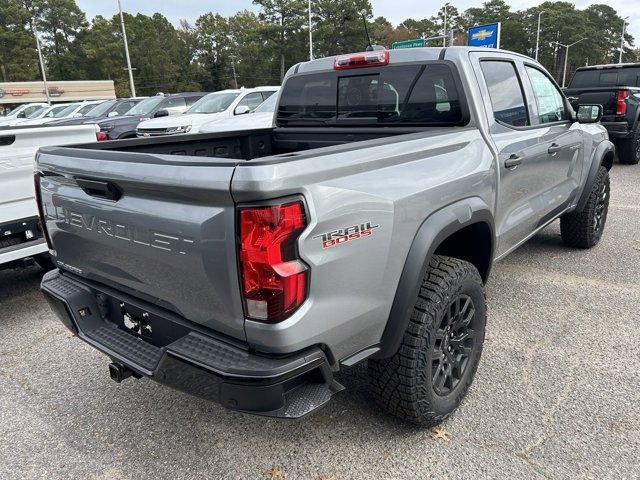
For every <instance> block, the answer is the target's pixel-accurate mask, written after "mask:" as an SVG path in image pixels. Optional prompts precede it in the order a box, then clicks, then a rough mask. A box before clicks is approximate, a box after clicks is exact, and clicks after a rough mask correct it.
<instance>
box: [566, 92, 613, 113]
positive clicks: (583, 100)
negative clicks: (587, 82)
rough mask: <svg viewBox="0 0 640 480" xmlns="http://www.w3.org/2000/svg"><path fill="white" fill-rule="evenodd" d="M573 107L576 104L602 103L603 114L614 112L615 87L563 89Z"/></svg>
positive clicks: (575, 106)
mask: <svg viewBox="0 0 640 480" xmlns="http://www.w3.org/2000/svg"><path fill="white" fill-rule="evenodd" d="M565 93H566V95H567V97H569V100H570V101H571V104H572V105H573V107H574V108H577V106H578V105H580V104H583V105H594V104H596V105H602V108H603V115H607V116H610V115H615V114H616V99H617V94H618V89H617V88H616V87H593V88H569V89H566V90H565Z"/></svg>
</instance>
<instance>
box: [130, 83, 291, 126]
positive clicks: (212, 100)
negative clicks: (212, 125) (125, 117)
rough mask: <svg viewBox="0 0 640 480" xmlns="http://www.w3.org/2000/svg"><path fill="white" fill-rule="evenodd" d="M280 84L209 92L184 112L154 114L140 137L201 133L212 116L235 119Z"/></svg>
mask: <svg viewBox="0 0 640 480" xmlns="http://www.w3.org/2000/svg"><path fill="white" fill-rule="evenodd" d="M279 88H280V87H256V88H241V89H239V90H221V91H219V92H215V93H210V94H208V95H205V96H204V97H202V98H201V99H200V100H198V101H197V102H196V103H194V104H193V106H192V107H191V108H190V109H189V110H187V111H186V112H185V113H183V114H182V115H175V116H172V117H162V118H153V119H151V120H145V121H144V122H140V123H139V124H138V128H137V130H136V134H137V135H138V137H151V136H157V135H174V134H178V133H198V132H199V131H200V127H201V126H202V125H204V124H205V123H208V122H211V121H212V120H217V119H224V118H228V119H231V118H233V117H234V116H236V115H243V114H246V113H250V112H252V111H253V110H255V109H256V107H258V105H260V104H261V103H262V102H264V101H265V100H266V99H267V98H269V97H270V96H271V95H273V94H274V93H276V92H277V91H278V89H279Z"/></svg>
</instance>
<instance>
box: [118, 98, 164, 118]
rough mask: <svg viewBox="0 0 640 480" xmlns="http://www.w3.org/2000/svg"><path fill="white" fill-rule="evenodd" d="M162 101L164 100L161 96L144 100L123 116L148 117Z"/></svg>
mask: <svg viewBox="0 0 640 480" xmlns="http://www.w3.org/2000/svg"><path fill="white" fill-rule="evenodd" d="M162 100H164V97H163V96H162V95H157V96H155V97H151V98H147V99H146V100H143V101H141V102H140V103H138V104H137V105H136V106H135V107H133V108H132V109H131V110H129V111H128V112H127V113H125V115H149V114H150V113H151V112H153V110H154V108H156V107H157V106H158V104H159V103H160V102H162Z"/></svg>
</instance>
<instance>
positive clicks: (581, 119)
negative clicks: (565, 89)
mask: <svg viewBox="0 0 640 480" xmlns="http://www.w3.org/2000/svg"><path fill="white" fill-rule="evenodd" d="M601 118H602V105H578V112H577V113H576V119H577V120H578V123H598V122H599V121H600V119H601Z"/></svg>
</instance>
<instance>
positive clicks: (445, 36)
mask: <svg viewBox="0 0 640 480" xmlns="http://www.w3.org/2000/svg"><path fill="white" fill-rule="evenodd" d="M442 46H443V47H446V46H447V4H446V3H445V4H444V30H443V32H442Z"/></svg>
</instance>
